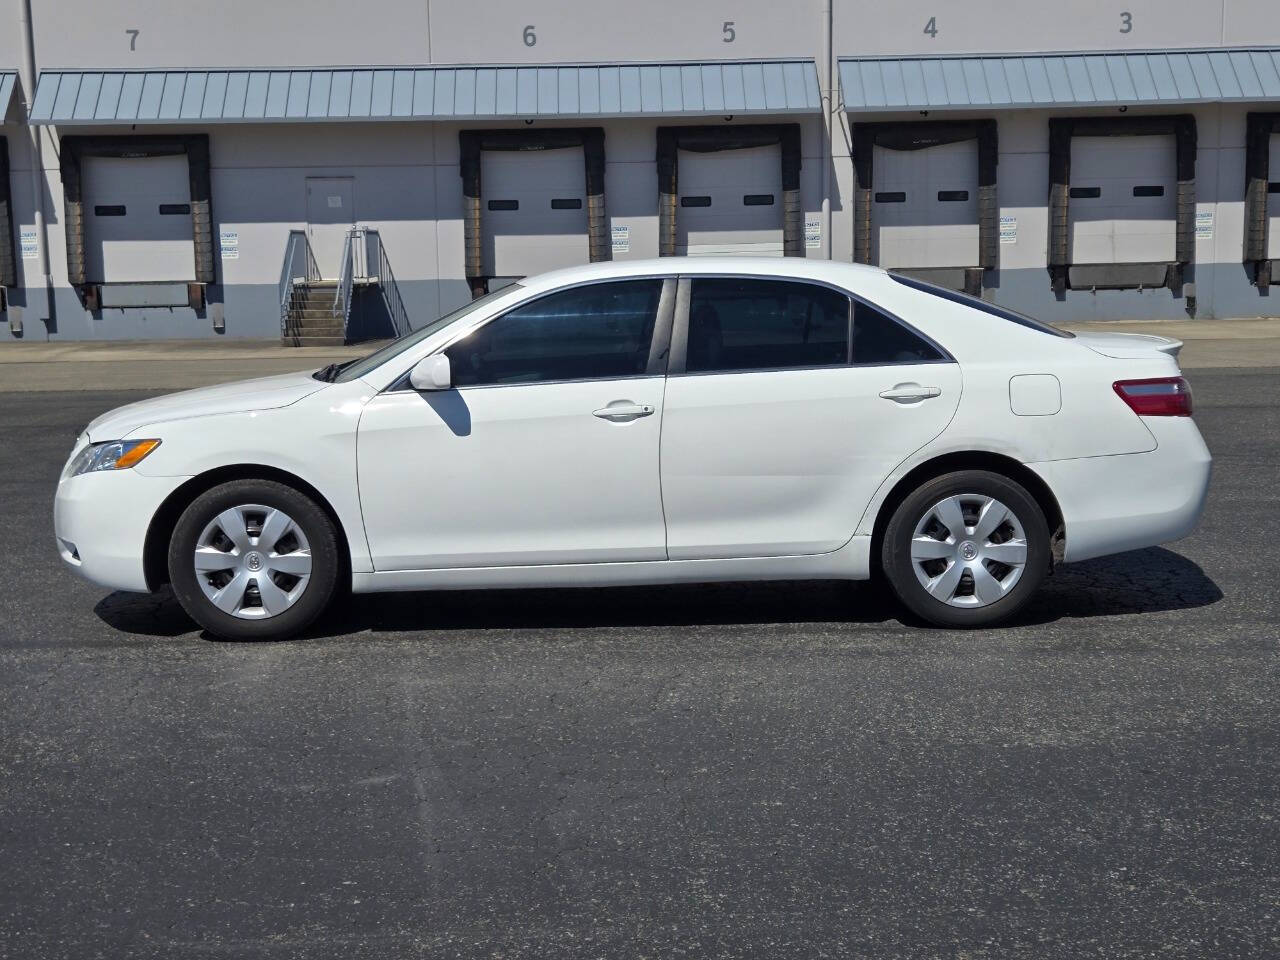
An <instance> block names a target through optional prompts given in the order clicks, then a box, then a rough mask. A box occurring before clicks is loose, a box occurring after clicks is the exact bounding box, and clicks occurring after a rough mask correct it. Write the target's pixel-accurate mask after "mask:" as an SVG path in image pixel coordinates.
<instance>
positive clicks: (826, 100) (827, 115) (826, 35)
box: [821, 0, 836, 260]
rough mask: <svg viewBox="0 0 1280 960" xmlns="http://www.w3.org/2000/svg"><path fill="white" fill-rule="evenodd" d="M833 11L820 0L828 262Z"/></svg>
mask: <svg viewBox="0 0 1280 960" xmlns="http://www.w3.org/2000/svg"><path fill="white" fill-rule="evenodd" d="M832 17H833V14H832V8H831V0H822V78H821V83H822V113H823V116H822V221H821V222H822V239H823V243H824V245H825V246H826V248H827V259H828V260H830V259H832V257H833V255H834V251H833V249H832V246H833V245H832V243H831V166H832V164H834V163H835V154H834V150H835V147H834V144H835V136H834V134H833V131H832V125H833V124H834V123H835V115H836V114H835V111H836V98H835V84H834V83H833V82H832V78H833V75H834V71H833V70H832V67H831V57H832V53H833V43H832V28H833V24H832Z"/></svg>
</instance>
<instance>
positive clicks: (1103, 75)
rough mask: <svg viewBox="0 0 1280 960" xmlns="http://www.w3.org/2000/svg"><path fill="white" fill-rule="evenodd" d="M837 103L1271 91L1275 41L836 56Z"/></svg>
mask: <svg viewBox="0 0 1280 960" xmlns="http://www.w3.org/2000/svg"><path fill="white" fill-rule="evenodd" d="M840 86H841V89H842V91H843V93H844V106H845V109H846V110H848V111H850V112H852V113H868V112H875V111H886V110H916V109H929V110H947V109H952V110H955V109H969V108H972V107H1048V106H1053V107H1087V106H1094V105H1099V104H1142V103H1198V102H1203V101H1221V100H1236V101H1251V102H1261V101H1267V100H1280V48H1275V47H1268V48H1265V49H1262V48H1257V49H1234V50H1226V49H1223V50H1165V51H1159V52H1124V51H1118V52H1115V53H1097V54H1094V53H1066V54H1035V55H1032V56H1008V57H1004V56H999V57H997V56H975V57H869V58H848V59H845V58H842V59H841V60H840Z"/></svg>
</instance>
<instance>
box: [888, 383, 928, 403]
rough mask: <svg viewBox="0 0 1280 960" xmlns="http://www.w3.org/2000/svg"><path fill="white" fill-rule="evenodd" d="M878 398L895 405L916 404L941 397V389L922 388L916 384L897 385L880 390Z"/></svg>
mask: <svg viewBox="0 0 1280 960" xmlns="http://www.w3.org/2000/svg"><path fill="white" fill-rule="evenodd" d="M880 396H881V397H882V398H883V399H885V400H893V401H895V402H896V403H917V402H919V401H921V400H930V399H932V398H933V397H940V396H942V388H941V387H922V386H920V384H918V383H899V384H895V385H894V386H893V387H892V388H890V389H888V390H881V391H880Z"/></svg>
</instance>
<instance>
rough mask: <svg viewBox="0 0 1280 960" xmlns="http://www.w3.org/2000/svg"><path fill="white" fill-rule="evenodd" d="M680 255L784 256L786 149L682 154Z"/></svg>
mask: <svg viewBox="0 0 1280 960" xmlns="http://www.w3.org/2000/svg"><path fill="white" fill-rule="evenodd" d="M678 162H679V171H680V180H679V184H680V211H679V221H678V222H679V239H678V242H677V244H676V252H677V253H680V254H685V253H687V254H711V255H715V254H758V255H761V256H778V257H780V256H782V252H783V246H782V174H781V169H782V149H781V147H779V146H777V145H776V144H775V145H773V146H767V147H749V148H745V149H740V150H723V151H717V152H712V153H698V152H694V151H690V150H681V151H680V153H679V161H678Z"/></svg>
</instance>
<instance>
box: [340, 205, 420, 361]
mask: <svg viewBox="0 0 1280 960" xmlns="http://www.w3.org/2000/svg"><path fill="white" fill-rule="evenodd" d="M370 235H372V242H373V245H374V246H375V247H376V249H377V261H376V265H375V268H374V269H373V270H372V271H371V270H370V269H369V259H370V258H369V243H370ZM357 280H363V281H365V282H369V281H373V282H375V283H377V284H378V286H379V288H380V289H381V291H382V296H383V298H384V300H385V301H386V304H387V312H388V314H389V315H390V316H391V325H392V326H393V327H394V328H395V333H396V336H398V337H401V336H404V335H405V334H406V333H409V332H410V330H411V327H410V324H409V311H408V310H407V309H405V305H404V298H403V297H401V296H400V288H399V286H398V285H397V284H396V277H395V274H394V273H393V272H392V270H391V261H390V260H388V259H387V251H386V247H384V246H383V244H382V235H381V234H380V233H378V231H377V230H375V229H373V228H372V227H352V228H351V229H350V230H349V231H347V238H346V240H345V241H343V244H342V274H341V276H340V277H339V279H338V289H337V290H336V291H335V293H334V298H333V315H334V316H335V317H341V318H342V338H343V339H344V340H345V339H347V329H348V327H349V326H350V323H351V301H352V297H353V295H354V292H355V284H356V281H357Z"/></svg>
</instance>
